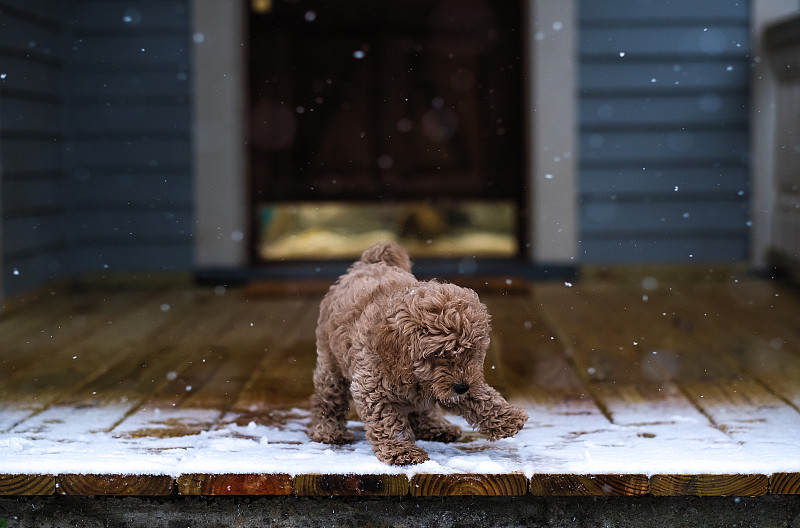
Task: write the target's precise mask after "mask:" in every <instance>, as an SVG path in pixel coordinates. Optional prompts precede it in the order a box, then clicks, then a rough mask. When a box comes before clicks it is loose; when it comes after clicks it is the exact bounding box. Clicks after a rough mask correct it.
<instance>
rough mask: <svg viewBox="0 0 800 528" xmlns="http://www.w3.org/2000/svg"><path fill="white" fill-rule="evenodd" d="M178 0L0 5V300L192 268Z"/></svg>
mask: <svg viewBox="0 0 800 528" xmlns="http://www.w3.org/2000/svg"><path fill="white" fill-rule="evenodd" d="M187 4H188V0H160V1H157V2H156V1H148V0H125V1H118V0H70V1H69V2H65V1H57V0H52V1H49V0H36V1H30V0H0V75H4V77H2V78H0V106H1V107H2V112H1V113H0V116H2V117H1V119H2V123H1V127H0V130H2V132H1V133H0V159H2V163H3V171H2V191H1V192H0V196H2V212H3V217H2V222H1V223H2V234H3V236H2V239H3V245H2V255H3V261H2V276H3V281H2V283H3V290H4V292H5V294H6V295H14V294H16V293H19V292H23V291H25V290H28V289H31V288H33V287H35V286H37V285H39V284H41V283H43V282H45V281H47V280H51V279H54V278H57V277H59V276H62V275H73V274H81V273H91V272H105V271H138V270H162V269H188V268H190V267H191V266H192V263H193V249H194V241H193V232H194V217H193V205H192V200H193V198H192V194H193V193H192V180H193V178H192V167H191V159H192V158H191V130H190V127H191V122H192V121H191V99H190V93H189V92H190V91H189V84H190V56H189V53H190V51H189V42H190V39H191V36H190V30H189V12H188V11H189V8H188V5H187Z"/></svg>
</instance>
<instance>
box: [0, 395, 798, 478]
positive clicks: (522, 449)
mask: <svg viewBox="0 0 800 528" xmlns="http://www.w3.org/2000/svg"><path fill="white" fill-rule="evenodd" d="M787 409H788V408H787ZM125 411H126V408H125V407H120V408H119V409H115V408H113V407H111V408H103V409H76V408H53V409H50V410H49V411H48V412H46V413H42V414H41V415H39V416H40V418H41V419H38V420H29V421H27V422H25V424H24V427H18V428H15V429H12V430H11V431H9V432H6V433H4V434H2V435H0V474H51V475H55V474H61V473H77V474H125V475H169V476H172V477H175V478H177V477H179V476H180V475H183V474H189V473H203V474H230V473H234V474H236V473H242V474H245V473H247V474H251V473H285V474H289V475H292V476H294V475H298V474H307V473H332V474H395V473H400V474H405V475H407V476H413V475H414V474H417V473H437V474H451V473H459V474H461V473H477V474H500V473H523V474H524V475H525V476H526V477H528V478H530V477H531V476H532V475H534V474H549V473H552V474H582V475H587V474H589V475H591V474H644V475H648V476H649V475H653V474H764V475H771V474H773V473H779V472H800V442H798V441H797V439H798V438H800V414H799V413H793V412H785V411H784V410H783V409H779V410H776V409H762V410H760V411H755V412H753V413H752V415H751V416H750V418H749V419H750V420H751V427H749V428H742V429H741V430H739V431H736V432H733V433H730V434H726V433H723V432H722V431H720V430H719V429H717V428H715V427H712V426H711V425H710V424H709V421H708V419H707V417H705V416H703V415H701V414H700V413H699V412H697V411H696V410H694V409H692V408H689V407H683V408H669V407H659V408H653V409H647V410H642V411H641V412H640V415H639V418H640V419H638V420H630V422H631V424H630V425H615V424H612V423H610V422H609V420H608V419H607V418H606V417H605V416H604V415H603V414H601V413H599V412H597V411H596V410H593V407H592V406H588V405H585V404H582V403H576V404H572V405H569V404H565V405H563V406H558V407H550V408H542V407H539V406H530V405H529V406H528V412H529V414H530V416H531V418H530V420H529V422H528V423H527V424H526V426H525V428H524V429H523V430H522V431H520V433H518V434H517V435H516V436H515V437H514V438H509V439H503V440H500V441H497V442H494V443H492V442H489V441H487V440H485V439H483V438H482V437H480V436H479V435H477V434H476V433H474V432H472V431H471V430H470V428H469V426H468V425H467V424H466V423H465V422H464V421H463V419H461V418H460V417H454V416H451V417H449V418H450V419H451V421H453V422H455V423H457V424H459V425H461V426H462V427H463V428H464V430H465V435H464V436H463V437H462V439H461V441H459V442H456V443H452V444H441V443H437V442H424V441H421V442H419V445H421V446H423V447H424V448H425V449H426V450H427V451H428V452H429V454H430V457H431V460H430V461H428V462H425V463H423V464H419V465H415V466H401V467H397V466H389V465H387V464H384V463H381V462H379V461H378V460H377V459H376V458H375V456H374V455H373V454H372V450H371V448H370V446H369V444H368V443H367V442H366V440H365V438H364V434H363V428H362V427H361V424H360V423H359V422H350V424H349V427H350V429H351V430H352V431H353V432H354V433H355V435H356V440H355V442H354V443H352V444H349V445H344V446H330V445H325V444H319V443H315V442H312V441H310V440H309V439H308V437H307V436H306V434H305V428H306V425H307V423H308V421H309V412H308V411H307V410H305V409H298V408H295V409H291V410H290V411H285V412H281V413H278V414H280V416H277V417H273V418H277V419H276V422H280V425H261V424H258V423H257V422H256V421H250V422H249V423H247V424H246V425H237V424H236V423H235V418H236V416H228V417H226V419H223V420H222V423H225V425H222V426H219V427H216V428H214V429H211V430H208V431H201V432H199V433H197V434H189V435H183V436H172V435H170V434H166V435H164V436H162V435H161V434H159V430H162V429H164V430H165V429H169V428H172V429H178V430H180V429H181V425H182V424H184V423H185V425H186V426H191V425H192V424H193V423H196V422H197V421H198V420H200V421H203V420H205V419H206V418H208V417H207V416H206V415H207V414H209V413H210V414H216V412H217V411H203V410H192V411H189V412H187V411H185V410H184V411H173V412H170V411H169V410H160V409H152V410H151V411H150V417H149V419H141V422H140V423H138V424H135V426H136V427H137V429H139V430H149V431H151V433H152V434H151V435H150V436H138V435H137V436H130V435H128V434H127V433H126V432H125V431H115V432H114V433H107V432H98V431H97V429H104V428H105V426H106V424H108V423H111V422H114V421H116V420H119V419H120V417H121V415H124V413H125ZM276 413H277V411H276ZM628 418H629V419H630V418H632V417H631V416H628ZM167 424H169V425H167ZM132 430H133V429H131V431H132ZM165 432H166V431H165Z"/></svg>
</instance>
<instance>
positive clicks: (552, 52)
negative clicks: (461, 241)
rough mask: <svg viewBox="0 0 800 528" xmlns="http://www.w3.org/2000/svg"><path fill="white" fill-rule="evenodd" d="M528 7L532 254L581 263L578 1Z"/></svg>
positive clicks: (535, 258)
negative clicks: (579, 251) (579, 255)
mask: <svg viewBox="0 0 800 528" xmlns="http://www.w3.org/2000/svg"><path fill="white" fill-rule="evenodd" d="M526 7H527V9H526V13H527V20H526V27H527V51H528V58H527V61H528V64H527V70H526V71H527V76H526V80H527V86H526V92H527V94H528V99H527V118H528V148H527V149H526V157H527V171H528V174H527V184H528V186H527V188H528V204H529V206H530V212H529V216H528V233H529V236H530V240H529V242H530V247H529V249H528V250H527V251H528V254H527V256H528V258H529V260H531V261H532V262H535V263H537V264H545V265H546V264H562V265H577V264H578V232H579V224H578V173H577V161H578V130H577V49H576V46H577V32H578V31H577V23H578V22H577V15H578V7H577V0H528V2H527V6H526Z"/></svg>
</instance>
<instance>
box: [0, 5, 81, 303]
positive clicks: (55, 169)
mask: <svg viewBox="0 0 800 528" xmlns="http://www.w3.org/2000/svg"><path fill="white" fill-rule="evenodd" d="M63 7H64V6H63V3H62V2H59V1H57V0H37V1H30V0H3V1H1V2H0V160H1V161H2V172H1V173H0V174H2V180H1V181H0V187H2V189H1V190H0V197H2V205H0V211H2V215H3V216H2V220H0V230H2V234H0V239H2V263H1V265H0V270H2V280H0V283H2V285H3V286H4V288H5V290H6V291H7V292H11V293H14V292H18V291H23V290H25V289H28V288H31V287H34V286H36V285H38V284H40V283H41V282H43V281H46V280H49V279H52V278H54V277H57V276H59V275H60V274H61V273H63V272H64V271H65V268H67V260H68V259H67V254H68V249H69V246H68V241H67V228H66V225H67V217H68V208H69V205H68V200H67V198H66V197H65V187H64V171H63V163H62V162H63V157H62V147H63V142H64V130H63V126H62V120H61V109H62V103H63V95H62V93H61V90H60V88H59V86H60V84H61V82H62V79H63V69H64V48H63V46H62V45H61V43H62V38H63V34H64V30H65V28H64V24H63V16H62V15H63V13H64V11H63Z"/></svg>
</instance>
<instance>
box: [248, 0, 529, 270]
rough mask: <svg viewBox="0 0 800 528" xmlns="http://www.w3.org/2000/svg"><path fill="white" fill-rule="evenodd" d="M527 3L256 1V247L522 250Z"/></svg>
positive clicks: (270, 256)
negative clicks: (380, 243)
mask: <svg viewBox="0 0 800 528" xmlns="http://www.w3.org/2000/svg"><path fill="white" fill-rule="evenodd" d="M521 20H522V8H521V4H520V2H519V1H503V2H490V1H488V0H443V1H439V2H430V1H421V0H410V1H403V2H391V1H390V2H375V1H373V0H369V1H367V0H357V1H349V2H322V1H319V0H315V1H314V0H295V1H290V0H254V1H253V2H252V3H251V10H250V17H249V32H250V64H249V73H250V89H251V92H250V127H251V130H250V133H251V136H250V143H249V144H250V168H251V184H252V206H253V218H254V223H255V230H254V233H255V236H256V240H255V244H254V251H255V260H256V261H263V260H276V259H291V258H306V257H309V256H314V257H315V258H320V257H323V258H324V257H330V258H338V257H349V256H352V254H357V253H358V252H360V251H361V250H362V249H363V246H365V245H367V244H368V243H369V242H371V241H372V239H376V238H386V237H392V238H396V239H398V240H400V241H401V242H403V243H405V244H406V245H408V246H409V247H410V250H411V253H412V256H418V257H419V256H438V257H448V256H453V257H457V256H464V255H487V256H504V257H515V256H518V254H519V252H520V237H521V233H520V225H521V222H520V221H519V218H520V215H521V214H522V211H523V210H524V204H523V202H522V195H523V193H522V186H523V181H522V178H523V152H522V148H523V141H524V138H523V117H522V116H523V112H522V106H523V92H522V57H521V55H522V35H521V27H520V24H521Z"/></svg>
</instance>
